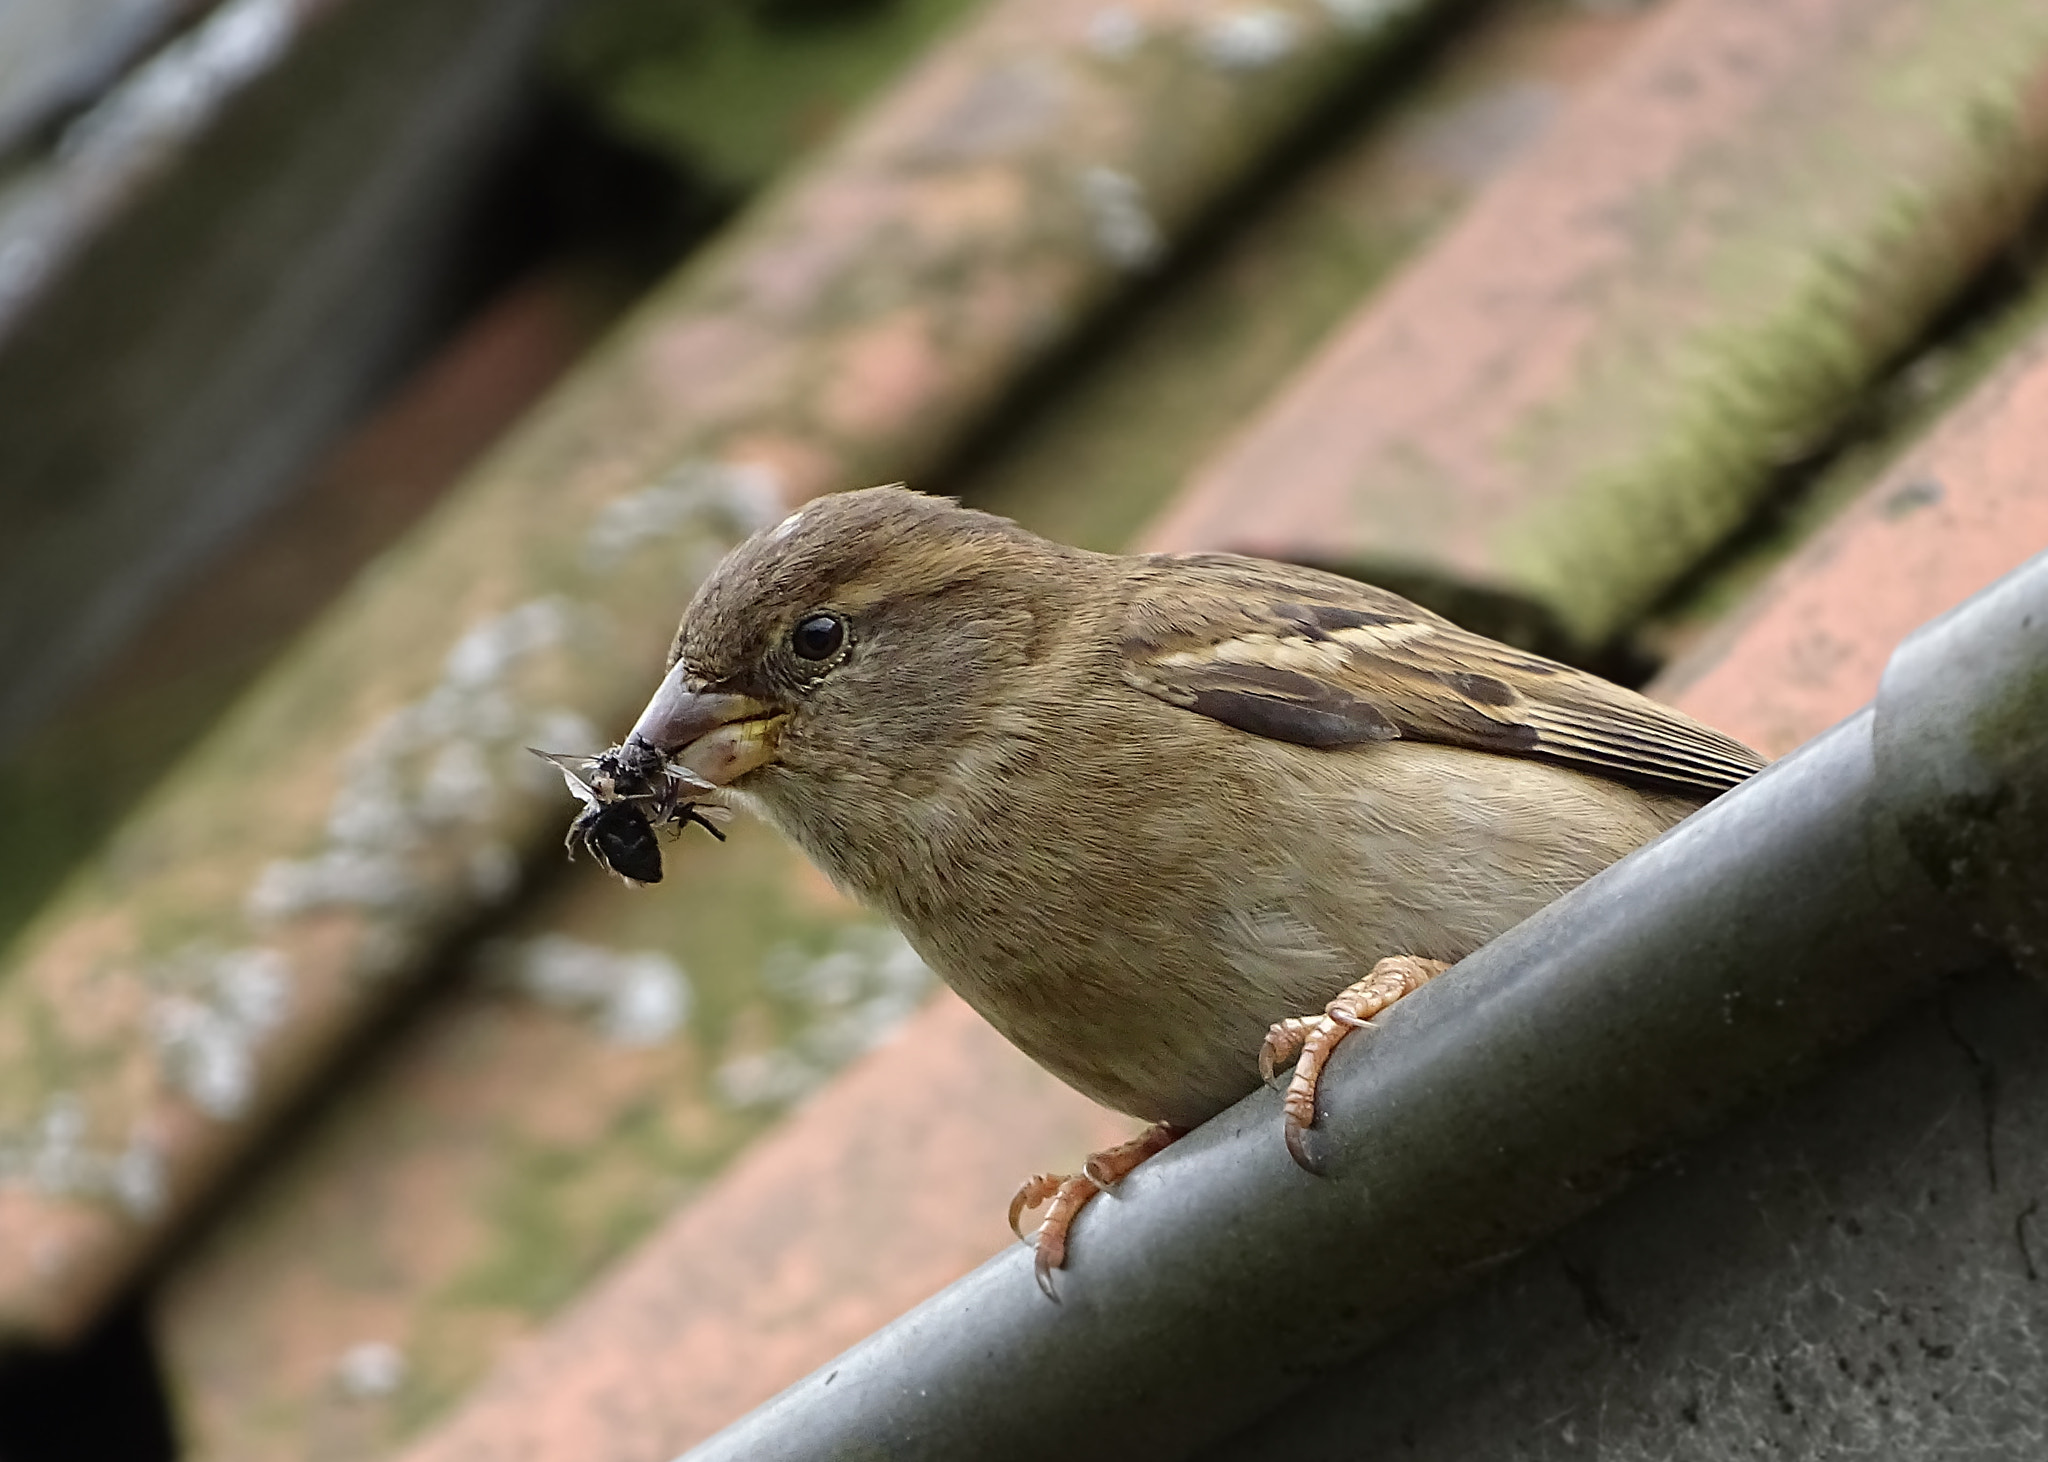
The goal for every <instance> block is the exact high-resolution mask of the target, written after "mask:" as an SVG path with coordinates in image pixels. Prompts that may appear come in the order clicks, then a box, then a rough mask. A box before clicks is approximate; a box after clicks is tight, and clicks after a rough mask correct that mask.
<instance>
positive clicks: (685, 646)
mask: <svg viewBox="0 0 2048 1462" xmlns="http://www.w3.org/2000/svg"><path fill="white" fill-rule="evenodd" d="M1064 553H1065V551H1064V550H1061V549H1060V548H1058V547H1057V546H1056V545H1054V544H1050V543H1047V542H1046V541H1045V540H1043V539H1040V538H1038V537H1036V536H1034V535H1032V534H1030V533H1027V532H1025V531H1024V530H1023V529H1021V528H1019V527H1017V526H1016V525H1015V524H1014V523H1011V522H1010V521H1009V520H1008V519H1006V518H998V517H996V516H994V515H993V514H990V513H983V512H977V511H975V510H974V509H972V508H963V507H961V506H960V505H959V504H957V503H955V502H953V501H952V500H951V499H948V498H939V497H927V496H925V495H924V494H922V493H915V492H910V491H908V490H907V489H904V488H901V487H871V488H866V489H863V490H860V491H857V492H845V493H836V494H832V495H830V496H827V497H822V498H819V499H817V500H816V501H814V502H811V503H809V504H807V505H806V506H804V507H802V508H800V509H798V510H797V511H796V512H794V513H792V514H790V515H789V516H788V517H787V518H785V519H783V520H782V521H781V522H780V523H778V524H776V525H775V526H774V527H772V528H765V529H763V530H761V531H760V532H758V533H756V534H754V535H753V537H751V538H749V539H747V540H746V541H745V542H744V543H742V544H740V545H739V546H738V547H737V548H735V549H734V550H733V551H732V552H731V553H730V554H728V555H727V556H726V558H725V560H724V562H722V563H721V564H720V565H719V566H718V568H717V569H716V570H715V571H714V572H713V574H712V575H711V577H710V578H709V579H707V580H706V581H705V582H704V584H703V585H702V587H700V588H699V589H698V591H697V594H696V597H695V598H693V599H692V600H691V601H690V607H689V609H688V610H687V611H686V612H685V613H684V615H683V621H682V625H681V626H680V628H678V630H677V631H676V637H675V640H674V643H673V644H672V645H671V646H670V648H669V664H670V665H674V664H675V663H676V662H677V661H678V660H687V661H688V662H689V664H690V666H691V669H692V670H693V672H695V673H696V674H697V675H699V676H701V677H703V678H704V679H705V680H706V681H714V682H717V681H725V680H729V679H732V678H734V677H744V676H745V675H746V674H747V672H748V670H749V668H750V667H755V666H758V665H760V664H761V663H762V661H763V660H764V658H765V657H767V656H768V654H769V653H770V651H771V649H772V647H774V646H775V645H776V644H778V643H779V642H780V641H782V640H783V639H785V638H786V637H787V636H788V634H789V631H790V629H791V628H792V627H793V626H794V625H795V624H797V623H798V622H800V621H801V619H802V618H803V617H805V616H807V615H812V614H817V613H821V612H822V613H836V614H841V615H845V616H847V617H848V618H850V619H853V620H856V621H858V620H860V619H862V618H864V617H866V615H867V614H868V613H869V612H870V611H872V610H874V609H875V608H876V607H877V606H878V604H880V603H881V602H882V601H883V600H888V601H892V602H896V603H914V602H917V601H941V600H944V599H945V598H946V597H948V596H949V595H950V594H953V593H957V592H961V591H965V590H968V589H970V588H971V587H973V586H981V587H982V588H983V589H984V590H985V589H986V588H987V587H988V585H989V584H990V582H991V581H992V580H1000V579H1002V578H1006V577H1015V576H1018V575H1020V574H1021V575H1023V576H1025V577H1031V578H1038V577H1041V576H1044V575H1045V574H1046V571H1047V570H1048V569H1053V570H1055V573H1056V565H1057V561H1058V560H1059V559H1060V558H1061V557H1062V556H1063V554H1064Z"/></svg>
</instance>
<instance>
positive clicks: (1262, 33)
mask: <svg viewBox="0 0 2048 1462" xmlns="http://www.w3.org/2000/svg"><path fill="white" fill-rule="evenodd" d="M1300 44H1301V22H1300V21H1299V20H1297V19H1295V17H1294V16H1292V15H1290V14H1289V13H1288V12H1286V11H1285V10H1280V9H1278V8H1276V7H1274V6H1270V5H1261V6H1256V7H1253V8H1251V9H1246V10H1232V11H1227V12H1225V13H1224V14H1222V15H1218V16H1216V17H1215V18H1214V19H1212V20H1210V21H1209V22H1208V23H1207V24H1206V25H1204V26H1203V27H1202V28H1201V29H1200V30H1199V31H1198V32H1196V35H1195V49H1196V50H1197V51H1199V52H1200V53H1201V56H1202V59H1203V60H1205V61H1207V62H1208V63H1209V64H1210V65H1211V66H1214V67H1216V68H1217V69H1218V70H1219V71H1262V70H1264V69H1265V68H1266V67H1268V66H1271V65H1273V64H1274V63H1275V62H1277V61H1282V60H1285V59H1286V58H1287V57H1288V56H1289V55H1290V54H1292V53H1293V51H1294V49H1295V48H1296V47H1297V46H1299V45H1300Z"/></svg>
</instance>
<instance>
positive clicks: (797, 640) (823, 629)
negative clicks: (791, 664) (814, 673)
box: [789, 614, 846, 660]
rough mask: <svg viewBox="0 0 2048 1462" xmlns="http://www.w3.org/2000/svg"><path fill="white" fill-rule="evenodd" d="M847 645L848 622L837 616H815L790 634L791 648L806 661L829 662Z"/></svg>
mask: <svg viewBox="0 0 2048 1462" xmlns="http://www.w3.org/2000/svg"><path fill="white" fill-rule="evenodd" d="M845 643H846V621H845V620H843V619H841V618H840V617H839V616H838V615H836V614H814V615H812V616H811V617H810V618H809V619H807V620H805V621H804V622H803V623H802V624H800V625H798V626H797V627H796V628H795V629H793V630H791V631H790V632H789V647H790V648H791V649H792V650H794V651H796V652H797V654H798V655H800V656H802V657H803V658H804V659H806V660H829V659H831V658H832V657H833V656H834V655H836V654H838V653H839V649H840V646H842V645H844V644H845Z"/></svg>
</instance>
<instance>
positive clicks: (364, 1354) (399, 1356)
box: [334, 1340, 407, 1401]
mask: <svg viewBox="0 0 2048 1462" xmlns="http://www.w3.org/2000/svg"><path fill="white" fill-rule="evenodd" d="M406 1369H407V1367H406V1362H405V1352H404V1351H402V1350H400V1349H399V1348H398V1347H397V1346H395V1345H393V1344H391V1343H390V1342H389V1341H387V1340H366V1341H364V1342H363V1343H362V1344H360V1345H351V1346H350V1347H349V1348H348V1349H347V1350H345V1351H343V1352H342V1353H341V1357H340V1359H338V1360H337V1361H335V1363H334V1385H335V1389H337V1390H338V1391H340V1392H341V1394H342V1395H344V1396H346V1397H347V1398H348V1399H349V1400H351V1401H374V1400H377V1399H379V1398H380V1397H384V1396H389V1395H391V1394H392V1393H393V1392H395V1391H397V1390H398V1388H399V1387H400V1386H402V1385H404V1384H405V1373H406Z"/></svg>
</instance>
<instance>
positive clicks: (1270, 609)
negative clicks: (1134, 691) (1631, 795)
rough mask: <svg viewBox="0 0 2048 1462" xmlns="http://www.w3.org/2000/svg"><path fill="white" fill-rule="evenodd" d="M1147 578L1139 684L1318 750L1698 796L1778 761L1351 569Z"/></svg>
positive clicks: (1139, 594) (1142, 591)
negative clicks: (1435, 750) (1465, 757)
mask: <svg viewBox="0 0 2048 1462" xmlns="http://www.w3.org/2000/svg"><path fill="white" fill-rule="evenodd" d="M1131 587H1132V594H1131V604H1130V609H1129V612H1128V616H1127V618H1126V620H1125V624H1124V631H1123V642H1122V647H1121V648H1122V650H1123V655H1124V678H1125V679H1126V680H1127V681H1129V682H1130V684H1132V685H1133V686H1135V687H1137V688H1138V689H1139V690H1142V691H1144V692H1145V693H1146V694H1148V695H1152V696H1156V697H1158V698H1159V699H1160V700H1163V701H1167V702H1169V703H1170V704H1173V705H1176V706H1181V707H1184V708H1185V709H1187V710H1191V711H1194V712H1196V713H1197V714H1200V715H1205V716H1209V717H1211V718H1212V719H1214V720H1217V721H1221V722H1223V723H1224V724H1226V725H1229V726H1235V727H1236V728H1238V729H1239V730H1241V731H1248V732H1250V733H1252V734H1253V735H1257V736H1266V737H1270V738H1272V739H1274V740H1278V741H1292V742H1296V743H1299V744H1300V745H1303V746H1316V747H1340V746H1356V745H1362V744H1364V743H1366V742H1370V741H1389V740H1395V739H1402V740H1409V741H1431V742H1437V743H1440V744H1442V745H1446V746H1463V747H1469V748H1471V749H1472V750H1475V751H1490V752H1496V753H1499V754H1502V755H1508V756H1525V757H1531V758H1534V759H1536V760H1539V761H1547V762H1555V763H1557V764H1559V765H1563V766H1568V767H1573V768H1576V769H1577V770H1579V771H1584V772H1591V773H1594V774H1596V775H1599V776H1604V777H1611V778H1613V779H1615V780H1617V781H1622V782H1628V783H1631V784H1634V785H1637V786H1644V787H1652V788H1655V789H1657V790H1660V791H1667V792H1676V793H1679V794H1681V795H1684V796H1691V797H1698V798H1707V797H1713V796H1716V795H1718V794H1719V793H1721V792H1725V791H1727V790H1728V788H1730V787H1732V786H1734V785H1735V784H1736V783H1737V782H1740V781H1742V780H1743V779H1744V778H1746V777H1748V776H1749V775H1750V774H1751V773H1752V772H1755V771H1756V770H1757V769H1758V768H1760V767H1761V766H1762V765H1763V764H1764V763H1763V759H1762V758H1761V757H1759V756H1757V755H1756V753H1754V752H1752V751H1751V750H1750V749H1749V748H1748V747H1746V746H1744V745H1742V744H1741V743H1740V742H1738V741H1735V740H1733V739H1732V738H1730V737H1727V736H1723V735H1722V734H1721V733H1720V732H1718V731H1714V730H1711V729H1709V728H1708V727H1705V726H1701V725H1699V724H1698V723H1697V722H1694V721H1692V720H1690V719H1688V718H1687V717H1685V716H1683V715H1680V714H1679V713H1678V712H1677V711H1674V710H1671V709H1669V708H1668V707H1665V706H1661V705H1659V704H1657V703H1656V702H1655V701H1652V700H1650V699H1648V698H1647V697H1644V696H1640V695H1637V694H1636V693H1635V692H1634V691H1631V690H1624V689H1623V688H1622V687H1620V686H1618V685H1614V684H1611V683H1610V682H1608V681H1605V680H1602V679H1600V678H1599V677H1598V676H1594V675H1589V674H1586V673H1585V672H1584V671H1579V670H1573V669H1572V668H1570V667H1569V666H1566V665H1560V664H1558V663H1556V662H1555V661H1552V660H1545V659H1543V658H1542V657H1541V656H1537V655H1530V654H1526V653H1524V652H1522V651H1520V650H1515V649H1511V648H1509V647H1508V646H1506V645H1502V644H1497V643H1495V642H1494V641H1492V640H1489V639H1486V638H1484V637H1482V636H1479V635H1475V634H1472V633H1470V632H1469V631H1466V630H1462V629H1459V628H1458V627H1457V626H1456V625H1454V624H1452V623H1451V622H1450V621H1449V620H1446V619H1442V618H1440V617H1438V616H1437V615H1434V614H1431V613H1430V612H1429V611H1428V610H1426V609H1423V608H1421V607H1420V606H1418V605H1415V604H1411V603H1409V602H1408V601H1407V600H1405V599H1403V598H1401V597H1400V596H1399V595H1397V594H1390V593H1388V592H1387V591H1386V590H1384V589H1375V588H1373V587H1372V586H1371V585H1369V584H1360V583H1356V582H1354V581H1352V580H1350V579H1344V578H1339V577H1338V576H1336V575H1335V574H1325V573H1320V572H1318V571H1316V570H1314V569H1304V568H1296V567H1292V566H1290V565H1286V564H1275V563H1267V562H1264V561H1262V560H1259V559H1248V558H1238V557H1236V556H1234V555H1228V554H1193V555H1187V556H1172V555H1156V556H1153V557H1149V558H1145V559H1141V560H1139V561H1138V564H1137V567H1136V568H1135V569H1134V572H1133V578H1132V585H1131Z"/></svg>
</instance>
